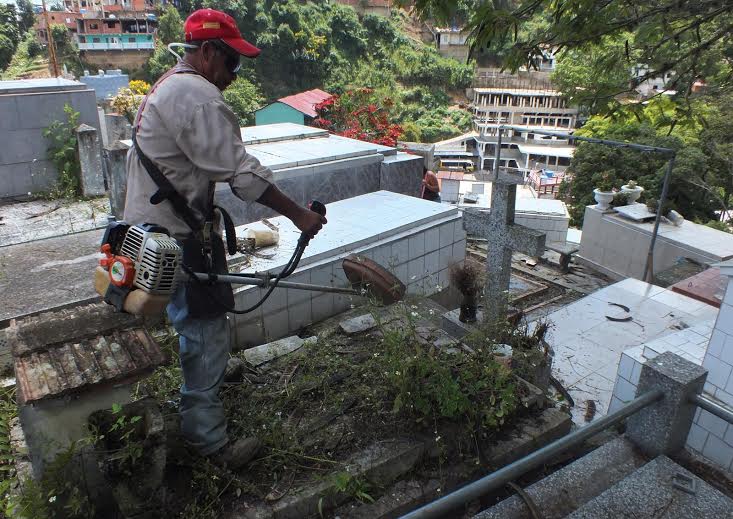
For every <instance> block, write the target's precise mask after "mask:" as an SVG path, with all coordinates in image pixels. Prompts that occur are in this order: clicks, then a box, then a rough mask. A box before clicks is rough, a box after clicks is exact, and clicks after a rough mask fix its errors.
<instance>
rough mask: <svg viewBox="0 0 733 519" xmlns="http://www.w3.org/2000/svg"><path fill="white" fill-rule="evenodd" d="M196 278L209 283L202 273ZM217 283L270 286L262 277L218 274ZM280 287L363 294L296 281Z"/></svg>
mask: <svg viewBox="0 0 733 519" xmlns="http://www.w3.org/2000/svg"><path fill="white" fill-rule="evenodd" d="M195 275H196V278H197V279H198V280H200V281H209V275H208V274H202V273H200V272H196V273H195ZM216 281H220V282H223V283H232V284H234V285H254V286H259V287H264V286H268V285H269V283H268V282H267V280H265V279H263V278H260V277H249V276H235V275H227V274H217V275H216ZM277 286H278V287H282V288H292V289H294V290H312V291H316V292H332V293H334V294H349V295H352V296H361V295H362V293H361V292H359V291H357V290H354V289H353V288H341V287H330V286H325V285H311V284H310V283H296V282H294V281H282V280H281V281H279V282H278V284H277Z"/></svg>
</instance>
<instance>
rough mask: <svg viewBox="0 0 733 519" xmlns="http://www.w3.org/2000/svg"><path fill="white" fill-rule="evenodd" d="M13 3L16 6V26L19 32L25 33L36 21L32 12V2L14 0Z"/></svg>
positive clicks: (29, 0) (28, 0)
mask: <svg viewBox="0 0 733 519" xmlns="http://www.w3.org/2000/svg"><path fill="white" fill-rule="evenodd" d="M15 5H17V6H18V18H19V20H18V28H19V30H20V32H21V33H25V32H26V31H28V30H29V29H32V28H33V24H34V23H35V22H36V14H35V13H34V12H33V4H32V3H31V0H16V1H15Z"/></svg>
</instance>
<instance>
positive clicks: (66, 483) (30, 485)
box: [6, 439, 95, 519]
mask: <svg viewBox="0 0 733 519" xmlns="http://www.w3.org/2000/svg"><path fill="white" fill-rule="evenodd" d="M87 443H88V440H86V439H85V440H80V441H78V442H72V443H71V444H69V446H68V447H66V448H65V449H63V450H62V451H61V452H59V453H57V454H56V457H55V458H54V459H53V461H51V462H50V463H48V464H46V465H45V466H44V470H43V476H42V477H41V479H40V480H36V479H30V478H29V479H27V480H25V481H23V483H22V490H21V491H20V492H19V493H18V494H17V495H16V496H12V497H10V498H9V499H8V501H7V504H6V508H7V507H8V506H9V507H10V509H11V510H12V515H10V514H9V516H10V517H17V518H20V519H39V518H44V519H46V518H47V519H87V518H89V517H94V509H95V507H94V504H93V503H91V501H90V499H89V496H88V492H87V491H86V489H85V486H84V483H83V482H82V481H79V479H78V478H77V476H76V474H78V468H79V467H81V464H82V461H81V459H80V449H81V448H83V447H84V446H85V445H87Z"/></svg>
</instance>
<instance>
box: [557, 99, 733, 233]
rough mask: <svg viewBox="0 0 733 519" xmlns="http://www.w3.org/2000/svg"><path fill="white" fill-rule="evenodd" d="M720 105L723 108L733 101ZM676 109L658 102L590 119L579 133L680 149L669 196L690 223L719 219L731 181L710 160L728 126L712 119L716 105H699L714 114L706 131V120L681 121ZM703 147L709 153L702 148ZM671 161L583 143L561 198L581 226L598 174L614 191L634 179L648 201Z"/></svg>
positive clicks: (719, 118) (666, 101) (655, 194)
mask: <svg viewBox="0 0 733 519" xmlns="http://www.w3.org/2000/svg"><path fill="white" fill-rule="evenodd" d="M716 102H717V103H718V104H719V106H724V103H729V102H730V101H729V100H728V101H726V100H725V99H723V100H719V101H716ZM678 109H679V106H678V105H677V104H676V103H674V102H673V101H671V100H669V99H667V98H658V99H655V100H653V101H651V102H649V103H648V104H646V105H643V106H642V107H640V108H638V109H637V110H634V111H633V112H626V113H620V114H618V115H617V116H615V117H600V116H595V117H592V118H591V119H590V120H589V121H588V123H587V124H586V125H585V126H584V127H583V128H582V129H581V130H579V131H578V132H577V134H578V135H583V136H592V137H598V138H606V139H612V140H619V141H628V142H635V143H640V144H647V145H651V146H660V147H666V148H671V149H674V150H676V151H677V158H676V162H675V167H674V169H673V171H672V178H671V182H670V190H669V194H668V196H669V199H670V201H671V202H672V203H673V204H674V205H675V206H676V207H677V208H678V211H679V212H680V213H682V215H683V216H685V217H686V218H688V219H690V220H700V221H708V220H710V219H715V211H716V210H720V209H722V208H723V207H724V206H725V205H726V203H725V200H728V199H729V197H730V193H731V178H730V175H728V174H726V173H723V172H721V171H720V170H719V169H718V168H719V167H720V166H716V165H715V164H714V162H713V161H712V160H711V157H712V156H713V155H714V150H716V149H717V150H725V149H726V147H725V141H726V139H729V136H728V134H727V133H726V132H727V130H728V126H727V125H728V124H729V123H727V122H726V121H725V120H724V116H723V115H721V116H717V115H713V114H717V113H718V112H717V110H716V109H715V108H714V105H709V104H707V103H704V102H702V101H700V102H697V104H696V106H695V107H694V111H695V112H696V113H698V114H708V113H709V114H711V115H710V116H709V120H710V121H713V122H714V123H715V126H712V127H709V128H710V129H709V130H708V133H705V131H706V130H703V128H704V127H703V124H705V119H700V118H691V117H681V116H680V114H679V112H678ZM718 125H722V126H718ZM713 128H715V129H713ZM701 132H702V133H701ZM701 135H706V137H707V138H706V140H705V141H701V139H700V138H699V136H701ZM721 141H722V142H721ZM701 146H703V147H704V148H707V149H708V150H709V153H707V154H706V153H705V151H704V150H701ZM731 157H732V158H733V156H731ZM667 162H668V157H666V156H664V155H662V154H659V153H651V152H649V153H647V152H640V151H636V150H630V149H619V148H610V147H607V146H602V145H598V144H588V143H581V144H580V145H579V146H578V148H577V149H576V151H575V155H574V157H573V160H572V162H571V164H570V168H569V172H570V173H571V174H572V175H573V176H572V181H571V182H564V183H563V184H562V185H561V188H560V196H561V197H563V198H564V199H565V200H566V202H567V203H568V205H569V212H570V215H571V218H572V222H573V224H574V225H580V224H581V223H582V220H583V213H584V211H585V206H586V205H591V204H594V200H593V189H594V188H595V187H598V185H597V184H598V182H599V181H600V180H601V179H600V178H599V176H598V174H599V172H604V173H608V175H609V176H610V179H611V180H612V184H613V186H614V187H620V186H621V185H622V184H625V183H626V182H628V181H629V180H635V181H637V182H638V184H639V185H640V186H642V187H644V189H645V196H646V197H647V199H648V200H649V199H658V198H659V196H660V195H661V187H662V181H663V178H664V174H665V172H666V165H667Z"/></svg>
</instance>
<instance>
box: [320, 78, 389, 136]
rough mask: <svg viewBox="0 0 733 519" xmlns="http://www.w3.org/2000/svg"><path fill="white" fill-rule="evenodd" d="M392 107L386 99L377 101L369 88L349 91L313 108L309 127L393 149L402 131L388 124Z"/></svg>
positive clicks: (376, 95)
mask: <svg viewBox="0 0 733 519" xmlns="http://www.w3.org/2000/svg"><path fill="white" fill-rule="evenodd" d="M393 107H394V102H393V101H392V100H391V99H390V98H389V97H385V98H381V99H380V98H379V95H378V94H376V93H375V92H374V90H373V89H371V88H359V89H357V90H349V91H347V92H344V93H343V94H342V95H340V96H339V95H335V96H333V97H330V98H329V99H326V100H325V101H323V102H322V103H319V104H317V105H316V107H315V108H316V113H317V117H316V118H315V119H314V120H313V126H315V127H317V128H323V129H325V130H328V131H330V132H331V133H334V134H336V135H342V136H343V137H349V138H351V139H359V140H361V141H367V142H373V143H376V144H381V145H383V146H396V145H397V139H399V138H400V137H401V136H402V133H403V131H402V127H401V126H400V125H399V124H395V123H393V122H391V119H392V117H391V116H392V114H391V111H392V108H393Z"/></svg>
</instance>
